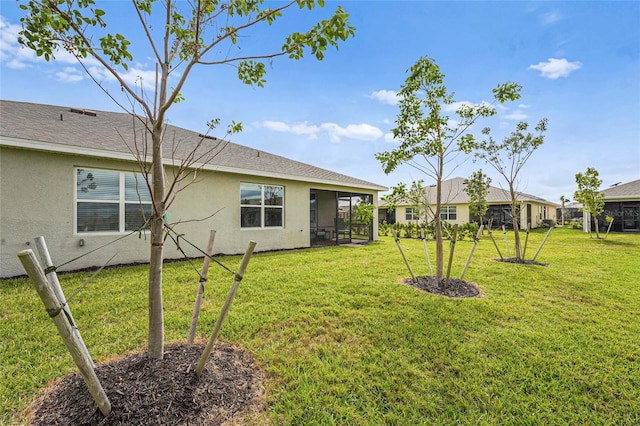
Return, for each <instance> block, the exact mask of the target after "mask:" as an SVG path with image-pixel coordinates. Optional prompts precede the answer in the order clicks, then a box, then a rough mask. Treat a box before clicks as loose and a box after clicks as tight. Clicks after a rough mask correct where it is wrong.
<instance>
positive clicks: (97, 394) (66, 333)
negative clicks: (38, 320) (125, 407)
mask: <svg viewBox="0 0 640 426" xmlns="http://www.w3.org/2000/svg"><path fill="white" fill-rule="evenodd" d="M18 258H19V259H20V262H21V263H22V266H23V267H24V270H25V271H26V272H27V274H28V275H29V278H30V279H31V284H33V286H34V287H35V289H36V291H37V292H38V295H39V296H40V299H41V300H42V303H43V304H44V307H45V309H46V310H47V313H48V314H49V316H50V317H51V318H52V319H53V322H54V324H55V325H56V328H57V329H58V332H59V333H60V336H61V337H62V340H63V341H64V344H65V345H66V346H67V349H68V350H69V353H71V357H72V358H73V361H74V362H75V363H76V365H77V366H78V369H79V370H80V374H82V377H83V378H84V381H85V383H86V385H87V387H88V388H89V393H90V394H91V396H92V397H93V399H94V401H95V402H96V404H97V405H98V408H99V409H100V412H101V413H102V414H103V415H104V416H108V415H109V413H110V412H111V403H110V402H109V398H108V397H107V394H106V393H105V392H104V389H103V388H102V385H101V384H100V381H99V380H98V376H96V372H95V370H94V369H93V363H92V362H90V360H89V359H87V357H86V356H85V354H84V351H83V349H82V346H81V344H80V342H79V341H78V339H77V338H76V334H75V332H74V331H73V327H72V326H71V324H70V323H69V318H68V317H67V315H66V312H65V310H64V309H63V307H62V306H61V305H60V302H59V301H58V298H57V297H56V295H55V293H54V291H53V289H52V288H51V286H50V285H49V282H48V281H47V277H46V276H45V275H44V272H43V271H42V268H41V267H40V264H39V263H38V260H37V259H36V255H35V254H34V253H33V250H22V251H21V252H19V253H18Z"/></svg>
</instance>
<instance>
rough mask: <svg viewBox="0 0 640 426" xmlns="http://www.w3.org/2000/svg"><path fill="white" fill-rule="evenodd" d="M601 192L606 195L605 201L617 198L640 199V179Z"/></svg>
mask: <svg viewBox="0 0 640 426" xmlns="http://www.w3.org/2000/svg"><path fill="white" fill-rule="evenodd" d="M600 192H601V193H602V194H603V195H604V199H605V201H606V200H610V199H615V198H621V199H622V198H625V199H626V198H633V199H640V179H638V180H634V181H631V182H627V183H623V184H620V185H616V186H612V187H611V188H607V189H605V190H603V191H600Z"/></svg>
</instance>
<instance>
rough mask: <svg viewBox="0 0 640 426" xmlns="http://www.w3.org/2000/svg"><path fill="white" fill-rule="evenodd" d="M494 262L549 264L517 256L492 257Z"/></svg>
mask: <svg viewBox="0 0 640 426" xmlns="http://www.w3.org/2000/svg"><path fill="white" fill-rule="evenodd" d="M493 260H494V261H496V262H505V263H518V264H520V265H535V266H549V264H548V263H541V262H536V261H535V260H526V259H518V258H517V257H507V258H504V259H493Z"/></svg>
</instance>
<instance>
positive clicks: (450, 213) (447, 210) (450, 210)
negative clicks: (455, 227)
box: [440, 206, 457, 220]
mask: <svg viewBox="0 0 640 426" xmlns="http://www.w3.org/2000/svg"><path fill="white" fill-rule="evenodd" d="M456 217H457V215H456V206H442V207H440V220H456Z"/></svg>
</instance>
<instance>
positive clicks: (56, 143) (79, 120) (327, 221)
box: [0, 100, 386, 277]
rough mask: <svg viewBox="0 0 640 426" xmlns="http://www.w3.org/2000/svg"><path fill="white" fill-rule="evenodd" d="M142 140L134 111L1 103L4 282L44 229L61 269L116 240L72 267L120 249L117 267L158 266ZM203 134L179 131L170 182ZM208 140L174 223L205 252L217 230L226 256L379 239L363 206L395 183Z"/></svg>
mask: <svg viewBox="0 0 640 426" xmlns="http://www.w3.org/2000/svg"><path fill="white" fill-rule="evenodd" d="M142 136H143V132H142V126H141V125H140V123H138V124H136V125H134V120H133V118H132V117H131V116H130V115H128V114H124V113H114V112H106V111H87V110H83V109H77V108H68V107H63V106H52V105H40V104H33V103H24V102H13V101H4V100H3V101H0V277H11V276H16V275H22V274H24V270H23V269H22V266H21V265H20V262H19V260H18V258H17V256H16V254H17V253H18V252H19V251H20V250H23V249H26V248H32V247H33V239H34V238H35V237H38V236H44V237H45V239H46V241H47V244H48V247H49V250H50V252H51V256H52V258H53V262H54V263H55V264H61V263H64V262H66V261H68V260H71V259H73V258H76V257H78V256H80V255H83V254H88V253H90V252H91V251H92V250H94V249H96V248H98V247H100V246H102V245H104V244H106V243H110V242H113V243H112V244H110V245H108V246H107V247H105V248H104V249H101V250H97V251H95V252H93V253H90V254H88V255H87V256H85V257H82V258H80V259H78V260H77V261H74V262H72V263H70V264H68V265H66V266H65V268H64V269H68V270H73V269H80V268H86V267H93V266H96V265H102V264H104V263H105V262H106V261H107V260H108V259H109V258H110V257H111V256H113V255H114V254H115V258H114V259H113V260H112V261H111V263H112V264H126V263H134V262H145V261H148V253H149V248H148V246H149V239H148V235H147V231H146V230H142V231H140V232H135V231H136V230H138V229H140V227H141V226H143V225H144V218H145V217H148V216H149V214H150V212H151V201H150V200H151V198H150V196H149V191H148V190H147V189H146V185H145V183H144V179H143V178H142V176H141V175H140V173H139V171H140V170H139V168H138V164H137V162H136V161H135V160H136V159H135V156H134V155H133V154H132V150H133V149H134V147H136V146H137V147H140V146H141V145H142V144H143V141H144V138H143V137H142ZM202 140H203V135H199V134H198V133H196V132H192V131H189V130H186V129H181V128H178V127H174V126H168V128H167V130H166V133H165V139H164V153H165V167H166V173H167V179H168V180H169V181H170V180H171V177H172V174H173V173H174V172H175V170H176V167H177V166H178V165H179V164H180V163H181V161H183V160H185V159H186V158H188V156H189V153H190V152H192V151H193V149H194V148H195V147H197V146H198V142H199V141H202ZM204 142H205V144H204V146H205V147H204V148H203V147H202V146H200V148H198V150H197V153H198V155H197V156H196V157H195V158H196V163H195V164H194V167H195V166H197V167H201V169H200V171H199V173H198V176H197V181H196V182H195V183H194V184H192V185H190V186H187V185H186V183H187V182H189V180H186V181H183V182H182V185H183V186H182V189H183V190H182V191H181V192H180V193H179V194H178V196H177V198H176V201H175V203H174V204H173V205H172V206H171V208H170V209H169V213H168V215H167V217H166V218H165V220H166V222H167V223H168V224H170V225H171V226H172V227H173V229H174V230H175V231H176V232H177V233H179V234H183V235H184V238H186V239H188V240H190V241H192V242H194V243H196V244H197V245H199V246H200V247H205V246H206V242H207V239H208V235H209V230H211V229H213V230H216V240H215V247H214V251H215V252H216V253H226V254H235V253H241V252H243V251H244V250H245V248H246V246H247V243H248V241H249V240H255V241H256V242H257V247H256V250H257V251H267V250H278V249H291V248H300V247H309V246H311V245H314V244H342V243H351V242H359V241H369V240H373V239H376V237H377V222H378V221H377V217H376V215H377V210H374V213H375V215H374V220H373V222H372V223H366V222H362V220H360V221H359V216H358V215H356V211H357V210H358V207H359V206H361V205H362V204H373V205H374V206H377V203H378V192H380V191H384V190H386V188H385V187H383V186H380V185H377V184H374V183H371V182H367V181H364V180H361V179H357V178H354V177H350V176H345V175H342V174H339V173H334V172H332V171H329V170H324V169H320V168H318V167H314V166H311V165H308V164H303V163H300V162H297V161H292V160H289V159H287V158H284V157H281V156H277V155H272V154H269V153H267V152H264V151H260V150H257V149H254V148H249V147H246V146H242V145H238V144H234V143H230V142H226V141H222V140H219V139H216V138H211V137H205V139H204ZM199 155H202V157H201V158H199V157H198V156H199ZM143 212H144V214H143ZM127 235H130V236H127ZM125 236H127V237H125ZM120 237H124V238H121V239H119V238H120ZM167 241H169V240H167ZM165 247H166V249H165V257H166V258H169V259H171V258H181V257H182V256H183V255H182V253H181V252H180V251H179V250H178V249H177V248H176V247H175V245H174V244H172V243H167V244H166V245H165ZM182 249H184V250H185V251H186V252H187V253H186V254H187V255H188V256H200V253H198V252H197V251H196V250H194V249H192V248H191V247H189V246H188V245H186V244H183V245H182ZM64 269H63V270H64Z"/></svg>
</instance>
